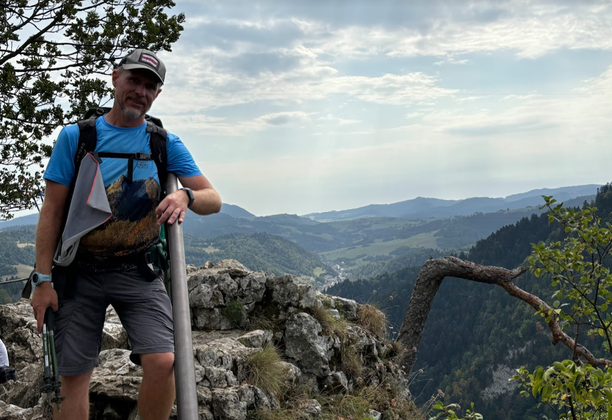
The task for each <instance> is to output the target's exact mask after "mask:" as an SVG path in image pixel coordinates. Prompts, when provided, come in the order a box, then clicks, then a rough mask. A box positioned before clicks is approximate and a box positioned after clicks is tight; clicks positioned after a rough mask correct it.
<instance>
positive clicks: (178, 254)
mask: <svg viewBox="0 0 612 420" xmlns="http://www.w3.org/2000/svg"><path fill="white" fill-rule="evenodd" d="M166 187H167V192H168V194H171V193H173V192H175V191H177V190H178V181H177V178H176V175H174V174H172V173H168V180H167V183H166ZM166 228H167V231H168V248H169V253H170V272H171V277H172V313H173V317H174V358H175V361H174V377H175V382H176V406H177V410H178V419H179V420H198V395H197V392H196V380H195V365H194V361H193V341H192V339H191V314H190V312H189V296H188V290H187V274H186V265H185V244H184V243H183V226H182V225H180V224H179V223H174V224H172V225H166Z"/></svg>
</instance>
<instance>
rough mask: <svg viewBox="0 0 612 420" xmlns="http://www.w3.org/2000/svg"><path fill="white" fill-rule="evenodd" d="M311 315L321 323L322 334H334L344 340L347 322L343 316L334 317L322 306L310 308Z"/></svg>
mask: <svg viewBox="0 0 612 420" xmlns="http://www.w3.org/2000/svg"><path fill="white" fill-rule="evenodd" d="M312 316H313V317H314V319H316V320H317V321H318V322H319V324H321V328H323V333H324V334H328V335H331V334H335V335H336V336H338V338H340V341H342V342H344V341H345V340H346V336H347V332H346V331H347V329H348V327H349V325H350V324H349V322H348V321H346V320H345V319H343V318H340V319H336V318H334V317H333V316H332V315H331V314H330V313H329V309H327V308H325V307H324V306H322V307H319V308H313V309H312Z"/></svg>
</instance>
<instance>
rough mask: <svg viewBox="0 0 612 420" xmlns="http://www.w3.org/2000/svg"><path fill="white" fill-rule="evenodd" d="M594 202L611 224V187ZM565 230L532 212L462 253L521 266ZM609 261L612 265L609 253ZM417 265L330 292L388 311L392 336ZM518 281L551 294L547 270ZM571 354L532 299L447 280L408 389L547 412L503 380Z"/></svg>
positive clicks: (491, 414) (493, 412) (502, 412)
mask: <svg viewBox="0 0 612 420" xmlns="http://www.w3.org/2000/svg"><path fill="white" fill-rule="evenodd" d="M585 204H587V203H585ZM592 205H593V206H595V207H597V209H598V215H599V216H600V217H602V219H603V220H604V221H606V222H609V221H610V219H611V217H610V215H611V213H612V188H611V187H610V186H609V185H606V186H603V187H601V188H600V189H599V191H598V194H597V196H596V198H595V200H594V202H593V203H592ZM564 235H565V232H564V230H563V229H562V228H560V226H559V225H558V224H557V225H555V224H550V223H549V218H548V214H540V215H532V216H531V217H525V218H523V219H521V220H520V221H518V222H517V223H515V224H513V225H509V226H506V227H504V228H502V229H500V230H498V231H497V232H495V233H493V234H491V235H490V236H489V237H487V238H486V239H482V240H480V241H478V242H477V243H476V244H475V245H474V246H473V247H472V248H471V249H470V250H469V252H466V253H461V254H459V257H461V258H463V259H466V260H469V261H473V262H475V263H479V264H483V265H492V266H500V267H505V268H508V269H512V268H515V267H518V266H521V265H524V264H525V259H526V258H527V257H528V256H529V255H530V254H531V253H532V251H533V247H532V244H535V243H538V242H540V241H544V242H548V243H550V242H551V241H556V240H560V239H561V238H563V237H564ZM606 261H607V264H608V265H612V264H610V261H609V258H608V259H607V260H606ZM420 268H421V267H420V266H419V265H417V266H408V267H404V268H402V269H400V270H397V271H393V272H386V273H385V274H382V275H380V276H378V277H376V278H373V279H368V280H358V281H355V282H352V283H349V282H344V283H341V284H338V285H336V286H334V287H332V288H330V290H329V293H331V294H336V295H340V296H344V297H348V298H354V299H356V300H358V301H361V302H371V303H375V304H377V305H378V306H379V307H380V308H381V309H383V310H384V311H385V312H386V314H387V316H388V318H389V321H390V334H391V335H393V334H396V332H397V331H398V328H399V327H400V325H401V323H402V320H403V315H404V312H405V310H406V306H407V304H408V300H409V299H410V295H411V293H412V288H413V286H414V281H415V279H416V276H417V274H418V273H419V271H420ZM381 270H383V268H381ZM515 283H516V284H517V285H518V286H519V287H521V288H522V289H524V290H526V291H528V292H530V293H533V294H535V295H537V296H540V297H542V298H544V299H549V298H550V296H552V294H553V287H552V285H551V282H550V278H548V277H546V276H544V277H539V278H537V277H536V276H534V275H533V274H531V273H530V272H528V273H525V274H523V275H522V276H521V277H519V278H518V279H516V281H515ZM581 342H582V343H583V344H585V345H586V346H587V347H589V348H599V347H600V344H601V342H600V340H597V339H594V338H589V337H581ZM571 356H572V353H571V351H570V350H568V349H567V348H566V347H564V346H562V345H558V346H553V345H551V335H550V331H549V330H548V327H547V326H546V323H545V322H544V320H543V318H541V317H539V316H538V317H536V316H534V310H533V308H531V307H530V306H529V305H527V304H525V303H524V302H521V301H518V300H516V299H515V298H513V297H511V296H509V295H508V294H507V293H506V292H504V291H503V290H501V289H500V288H497V287H493V286H491V285H487V284H480V283H474V282H470V281H466V280H461V279H454V278H446V279H445V280H444V282H443V283H442V285H441V287H440V289H439V290H438V293H437V295H436V298H435V300H434V302H433V305H432V309H431V312H430V314H429V318H428V319H427V324H426V326H425V331H424V334H423V337H422V341H421V345H420V347H419V352H418V354H417V362H416V365H415V367H414V369H413V373H414V377H413V378H412V379H411V391H412V393H413V395H415V396H417V398H418V399H419V401H421V402H422V403H423V402H425V401H427V400H428V399H429V398H430V397H431V396H432V395H435V394H437V392H438V390H441V391H442V392H443V393H444V395H445V400H446V401H448V402H458V403H459V404H461V405H462V406H464V407H465V406H469V403H470V402H474V403H475V406H476V408H477V411H479V412H480V413H482V414H484V416H485V418H489V419H508V420H536V419H540V418H542V417H541V416H542V415H549V416H551V415H552V413H551V411H550V409H549V408H546V407H545V406H539V404H538V401H537V400H536V399H535V398H533V397H529V396H520V395H519V392H518V389H517V387H516V383H511V382H509V381H508V379H509V378H510V377H511V376H512V375H513V374H515V373H516V371H515V369H517V368H519V367H520V366H525V367H527V368H528V369H533V368H535V367H536V366H538V365H543V366H546V365H548V364H551V363H552V362H553V361H556V360H563V359H568V358H571ZM415 372H416V373H415Z"/></svg>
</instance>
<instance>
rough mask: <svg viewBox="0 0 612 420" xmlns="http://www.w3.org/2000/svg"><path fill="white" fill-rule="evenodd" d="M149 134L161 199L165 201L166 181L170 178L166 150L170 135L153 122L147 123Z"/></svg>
mask: <svg viewBox="0 0 612 420" xmlns="http://www.w3.org/2000/svg"><path fill="white" fill-rule="evenodd" d="M147 132H148V133H150V135H151V138H150V140H149V145H150V146H151V155H153V160H154V161H155V165H156V166H157V176H158V178H159V185H160V186H161V197H160V199H163V198H164V197H165V196H166V179H167V178H168V168H167V165H168V150H167V149H166V138H167V137H168V134H167V133H166V130H164V129H163V128H162V127H160V126H158V125H156V124H154V123H152V122H151V121H147Z"/></svg>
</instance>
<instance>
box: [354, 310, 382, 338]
mask: <svg viewBox="0 0 612 420" xmlns="http://www.w3.org/2000/svg"><path fill="white" fill-rule="evenodd" d="M357 313H358V316H359V324H360V325H361V326H362V327H363V328H365V329H366V330H368V331H370V332H371V333H373V334H375V335H376V336H377V337H378V338H380V339H384V338H385V333H386V330H387V317H386V316H385V314H384V313H382V311H380V310H379V309H378V308H376V307H375V306H374V305H371V304H366V305H361V306H359V308H358V309H357Z"/></svg>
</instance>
